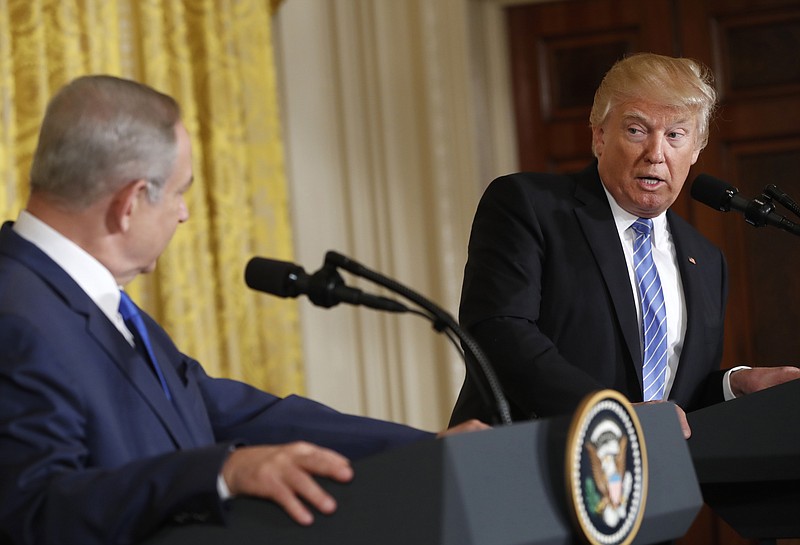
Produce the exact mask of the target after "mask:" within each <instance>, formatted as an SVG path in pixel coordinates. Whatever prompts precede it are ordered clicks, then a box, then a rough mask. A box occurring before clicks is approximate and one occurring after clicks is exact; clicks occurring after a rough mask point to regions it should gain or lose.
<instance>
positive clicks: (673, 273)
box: [603, 185, 747, 400]
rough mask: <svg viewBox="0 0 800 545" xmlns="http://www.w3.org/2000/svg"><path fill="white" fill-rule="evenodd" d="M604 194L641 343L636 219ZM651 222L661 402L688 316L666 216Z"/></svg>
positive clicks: (725, 386)
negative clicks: (660, 327)
mask: <svg viewBox="0 0 800 545" xmlns="http://www.w3.org/2000/svg"><path fill="white" fill-rule="evenodd" d="M603 190H604V191H605V192H606V197H608V204H609V205H610V206H611V212H612V214H613V215H614V222H615V223H616V225H617V235H619V240H620V242H621V243H622V249H623V251H624V252H625V261H626V263H627V265H628V277H629V280H630V283H631V291H632V293H633V298H634V300H635V301H636V316H637V318H638V322H639V330H640V331H639V343H640V349H641V348H642V347H641V343H642V335H641V323H642V301H641V296H640V295H639V288H638V287H637V284H636V273H635V272H634V266H633V240H634V238H635V235H636V234H635V233H634V232H633V230H632V229H630V227H631V225H633V222H635V221H636V219H637V218H638V216H635V215H633V214H631V213H630V212H628V211H627V210H625V209H623V208H622V207H621V206H620V205H619V204H618V203H617V201H616V200H614V197H613V196H612V195H611V193H609V192H608V190H607V189H606V188H605V185H604V186H603ZM651 219H652V220H653V231H652V235H651V244H652V248H653V261H654V262H655V265H656V269H657V270H658V276H659V278H660V279H661V288H662V290H663V291H664V306H665V307H666V311H667V373H666V375H667V376H666V381H667V385H666V389H665V390H664V399H667V398H668V397H669V393H670V391H671V390H672V385H673V383H674V382H675V376H676V373H677V371H678V363H679V362H680V359H681V351H682V350H683V339H684V338H685V336H686V325H687V313H686V298H685V295H684V292H683V283H682V281H681V273H680V269H678V257H677V253H676V252H675V244H674V243H673V241H672V233H671V232H670V230H669V223H668V222H667V215H666V212H664V213H661V214H659V215H658V216H656V217H654V218H651ZM739 369H747V367H734V368H733V369H730V370H729V371H728V372H727V373H725V376H724V378H723V381H722V393H723V396H724V398H725V399H726V400H729V399H733V398H734V397H736V396H734V395H733V391H732V390H731V385H730V375H731V373H732V372H734V371H738V370H739Z"/></svg>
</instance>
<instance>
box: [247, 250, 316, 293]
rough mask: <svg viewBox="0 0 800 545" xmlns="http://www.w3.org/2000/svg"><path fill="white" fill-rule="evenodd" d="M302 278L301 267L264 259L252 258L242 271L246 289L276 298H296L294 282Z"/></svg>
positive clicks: (303, 273) (303, 272)
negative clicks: (269, 294)
mask: <svg viewBox="0 0 800 545" xmlns="http://www.w3.org/2000/svg"><path fill="white" fill-rule="evenodd" d="M303 276H305V270H303V267H301V266H299V265H295V264H294V263H289V262H288V261H278V260H276V259H267V258H265V257H254V258H252V259H251V260H250V261H249V263H247V267H245V270H244V281H245V283H246V284H247V286H248V287H250V288H252V289H254V290H257V291H263V292H266V293H271V294H272V295H277V296H278V297H297V295H298V292H297V286H296V282H297V280H298V278H301V277H303Z"/></svg>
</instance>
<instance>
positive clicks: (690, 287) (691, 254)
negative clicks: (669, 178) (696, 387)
mask: <svg viewBox="0 0 800 545" xmlns="http://www.w3.org/2000/svg"><path fill="white" fill-rule="evenodd" d="M667 219H668V221H669V227H670V232H671V233H672V239H673V242H674V244H675V254H676V257H677V261H678V270H679V271H680V275H681V284H682V285H683V294H684V299H685V300H686V335H685V336H684V340H683V348H682V349H681V357H680V360H679V363H678V370H677V373H676V375H675V381H674V382H673V385H672V390H671V392H670V397H671V398H673V397H674V398H676V399H680V396H681V390H682V388H684V385H685V384H695V383H696V382H697V380H698V379H697V378H694V377H692V375H693V374H695V372H696V370H698V369H702V367H701V366H693V365H691V363H689V361H688V360H689V358H691V357H693V354H702V353H703V350H702V347H700V344H702V343H703V342H704V340H703V324H704V323H705V322H704V318H703V316H704V313H705V309H704V307H703V301H705V300H706V298H705V297H704V294H703V291H704V290H705V289H706V288H705V280H704V274H703V265H704V263H703V256H704V254H702V255H701V253H700V250H697V249H696V248H695V247H694V246H695V245H694V244H692V241H693V240H695V238H696V235H695V234H694V232H693V231H692V230H691V228H690V227H689V226H688V224H686V223H685V222H684V221H682V220H681V218H679V217H678V216H676V215H675V214H674V213H673V212H671V211H668V212H667Z"/></svg>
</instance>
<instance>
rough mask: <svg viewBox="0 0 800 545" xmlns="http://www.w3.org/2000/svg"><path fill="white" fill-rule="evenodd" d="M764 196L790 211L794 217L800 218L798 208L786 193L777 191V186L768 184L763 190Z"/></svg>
mask: <svg viewBox="0 0 800 545" xmlns="http://www.w3.org/2000/svg"><path fill="white" fill-rule="evenodd" d="M764 195H765V196H767V197H769V198H773V199H775V200H776V201H778V202H779V203H781V204H782V205H783V206H785V207H786V208H788V209H789V210H790V211H792V212H793V213H794V215H795V216H798V217H800V206H798V205H797V203H796V202H795V201H794V200H793V199H792V198H791V197H790V196H789V195H787V194H786V193H784V192H783V191H781V190H780V189H778V186H776V185H775V184H769V185H768V186H767V187H765V188H764Z"/></svg>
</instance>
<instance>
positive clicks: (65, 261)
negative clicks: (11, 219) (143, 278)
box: [14, 210, 120, 321]
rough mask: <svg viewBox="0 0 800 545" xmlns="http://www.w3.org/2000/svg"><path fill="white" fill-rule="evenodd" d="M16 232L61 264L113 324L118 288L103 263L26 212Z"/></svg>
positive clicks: (117, 300) (15, 229) (19, 220)
mask: <svg viewBox="0 0 800 545" xmlns="http://www.w3.org/2000/svg"><path fill="white" fill-rule="evenodd" d="M14 231H15V232H16V233H17V234H18V235H19V236H21V237H22V238H24V239H25V240H27V241H29V242H31V243H32V244H34V245H35V246H36V247H38V248H39V249H40V250H42V251H43V252H44V253H45V254H47V256H48V257H49V258H50V259H52V260H53V261H55V262H56V264H58V266H59V267H61V268H62V269H64V271H65V272H66V273H67V274H68V275H69V276H70V277H71V278H72V279H73V280H74V281H75V282H76V283H77V284H78V285H79V286H80V287H81V289H83V291H85V292H86V294H87V295H88V296H89V297H90V298H91V299H92V301H94V303H95V304H96V305H97V306H98V307H100V310H102V311H103V313H104V314H105V315H106V316H108V317H109V318H111V319H112V321H113V320H114V317H115V316H116V315H117V311H118V308H119V289H120V288H119V286H118V285H117V282H116V280H114V276H113V275H112V274H111V271H109V270H108V269H107V268H106V267H105V266H104V265H103V264H102V263H100V262H99V261H98V260H97V259H95V258H94V257H93V256H92V255H90V254H89V253H88V252H86V251H85V250H84V249H83V248H81V247H80V246H78V245H77V244H75V243H74V242H72V241H71V240H69V239H68V238H67V237H65V236H64V235H62V234H61V233H59V232H58V231H56V230H55V229H53V228H52V227H50V226H49V225H47V224H46V223H45V222H43V221H42V220H40V219H39V218H37V217H36V216H34V215H33V214H31V213H30V212H28V211H27V210H23V211H22V212H20V214H19V218H17V221H16V222H15V223H14Z"/></svg>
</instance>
